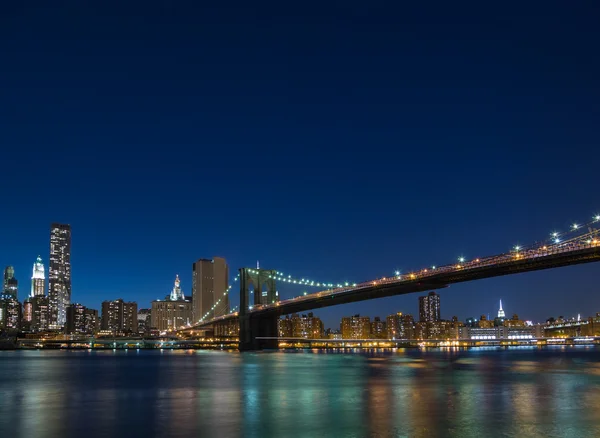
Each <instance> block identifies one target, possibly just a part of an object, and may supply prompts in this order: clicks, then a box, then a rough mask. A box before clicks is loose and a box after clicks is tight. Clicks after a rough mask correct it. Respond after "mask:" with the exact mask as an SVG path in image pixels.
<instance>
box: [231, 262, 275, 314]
mask: <svg viewBox="0 0 600 438" xmlns="http://www.w3.org/2000/svg"><path fill="white" fill-rule="evenodd" d="M276 276H277V271H273V270H270V269H252V268H241V269H240V313H241V312H242V309H244V311H245V310H248V308H249V306H257V305H259V304H272V303H275V302H277V301H279V297H278V296H277V288H276V287H275V277H276ZM250 285H252V286H254V294H253V295H254V298H252V297H250Z"/></svg>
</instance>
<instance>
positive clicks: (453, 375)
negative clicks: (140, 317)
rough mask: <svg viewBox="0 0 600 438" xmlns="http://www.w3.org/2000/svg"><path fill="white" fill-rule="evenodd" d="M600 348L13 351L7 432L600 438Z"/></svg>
mask: <svg viewBox="0 0 600 438" xmlns="http://www.w3.org/2000/svg"><path fill="white" fill-rule="evenodd" d="M599 362H600V348H598V349H596V348H570V347H557V348H547V349H536V348H526V349H523V348H517V349H501V348H486V349H470V350H459V349H448V350H428V351H421V350H410V349H408V350H396V351H388V352H373V353H362V354H356V353H354V354H342V353H333V352H323V351H309V352H299V353H292V352H279V353H274V352H271V353H246V354H238V353H231V352H214V351H191V350H187V351H184V350H180V351H168V350H164V351H162V352H160V351H143V350H139V351H137V350H129V351H127V352H125V351H78V352H75V351H73V352H70V351H13V352H0V437H5V436H6V437H11V438H12V437H15V438H16V437H85V438H95V437H115V438H118V437H131V436H144V437H152V436H160V437H162V436H172V437H191V436H201V437H257V438H259V437H260V438H268V437H275V436H277V437H307V438H308V437H310V438H312V437H388V436H389V437H392V436H393V437H396V436H408V437H429V436H461V437H470V436H490V437H492V436H494V437H495V436H507V437H517V436H518V437H523V436H545V437H548V436H557V437H558V436H561V437H568V436H573V437H587V436H590V437H591V436H600V365H599Z"/></svg>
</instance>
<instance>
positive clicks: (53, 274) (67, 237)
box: [48, 223, 71, 330]
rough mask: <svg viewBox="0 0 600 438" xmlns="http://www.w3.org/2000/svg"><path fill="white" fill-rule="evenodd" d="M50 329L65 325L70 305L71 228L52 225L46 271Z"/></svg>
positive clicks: (62, 225) (63, 225) (64, 225)
mask: <svg viewBox="0 0 600 438" xmlns="http://www.w3.org/2000/svg"><path fill="white" fill-rule="evenodd" d="M48 298H49V301H50V315H49V321H50V329H52V330H57V329H60V328H62V327H63V326H64V325H65V322H66V320H67V306H68V305H69V304H71V226H70V225H66V224H57V223H53V224H52V225H51V227H50V264H49V270H48Z"/></svg>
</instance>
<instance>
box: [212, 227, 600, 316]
mask: <svg viewBox="0 0 600 438" xmlns="http://www.w3.org/2000/svg"><path fill="white" fill-rule="evenodd" d="M593 220H594V221H600V215H595V216H593ZM586 226H587V225H586V224H583V225H582V224H578V223H574V224H572V225H571V230H572V231H575V230H579V229H585V227H586ZM595 233H596V231H592V230H590V232H589V233H587V232H586V233H582V235H579V236H569V237H568V238H566V237H565V238H561V237H559V236H561V234H560V233H559V232H557V231H554V232H552V233H551V236H552V239H551V242H552V243H553V244H558V243H561V242H562V241H563V240H564V241H565V243H569V245H568V246H566V245H564V244H563V245H560V246H558V247H556V248H554V247H553V246H552V245H550V244H549V245H544V246H541V247H537V249H534V247H533V246H522V245H515V246H514V247H513V250H512V251H510V252H508V253H505V254H498V255H495V256H491V257H486V258H483V259H479V258H476V259H473V260H472V261H467V260H466V258H465V257H464V256H460V257H459V258H458V262H459V263H458V264H456V265H454V264H452V265H445V266H441V267H436V266H435V265H433V266H432V267H431V270H429V269H427V268H423V269H420V270H414V271H413V272H411V273H409V274H407V275H405V276H400V271H399V270H396V271H394V274H395V276H394V277H381V278H380V279H378V280H373V281H368V282H363V283H358V284H357V283H350V282H344V283H321V282H317V283H315V282H314V281H312V280H309V279H307V278H300V279H299V280H298V279H297V278H294V277H293V276H292V275H291V274H287V277H283V273H282V272H279V271H276V274H277V276H271V278H275V279H276V280H279V281H284V282H288V283H293V284H301V285H305V286H317V287H323V288H327V289H326V290H321V291H320V292H317V293H315V294H314V296H316V297H322V296H333V295H336V294H338V293H343V292H346V291H347V288H348V287H352V288H359V289H360V288H366V287H372V286H376V285H378V284H382V285H384V284H390V283H395V282H404V281H408V280H415V279H420V278H427V277H430V276H436V275H440V274H443V273H445V272H449V271H450V270H455V269H456V270H458V269H461V270H462V269H464V270H469V269H473V268H481V267H482V266H492V265H495V264H499V263H503V262H504V261H509V258H510V259H512V260H514V259H515V258H516V259H517V260H526V259H530V258H532V257H540V256H544V257H545V256H549V255H552V254H553V253H554V252H552V253H550V254H547V253H546V251H548V250H551V251H555V250H558V251H560V252H567V251H572V250H578V249H580V248H581V245H590V244H593V245H596V244H597V243H598V240H597V238H596V237H595ZM542 251H544V252H542ZM514 252H516V254H515V253H514ZM511 253H512V254H511ZM254 272H259V271H254ZM236 280H237V278H236V279H235V280H234V281H236ZM230 288H231V286H230ZM227 292H228V291H226V292H225V294H226V293H227ZM225 294H224V295H225ZM303 296H304V297H310V295H309V294H308V292H303V294H302V295H301V296H300V297H295V298H290V299H289V300H283V301H282V302H277V303H272V304H273V305H283V304H286V301H293V300H295V299H298V298H301V297H303ZM219 303H220V300H219V301H217V303H215V306H213V309H211V311H212V310H214V307H216V305H218V304H219ZM269 306H271V304H268V305H266V307H269ZM254 307H256V306H254ZM262 307H263V306H262V305H261V308H262ZM206 316H208V314H207V315H206ZM206 316H205V317H204V318H203V319H202V320H204V319H205V318H206ZM202 320H201V322H202Z"/></svg>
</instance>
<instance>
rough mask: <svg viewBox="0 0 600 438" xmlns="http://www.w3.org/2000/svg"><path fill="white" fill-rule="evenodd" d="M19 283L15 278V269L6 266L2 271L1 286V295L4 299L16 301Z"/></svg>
mask: <svg viewBox="0 0 600 438" xmlns="http://www.w3.org/2000/svg"><path fill="white" fill-rule="evenodd" d="M18 285H19V282H18V281H17V279H16V278H15V268H13V267H12V266H7V267H6V268H5V269H4V282H3V284H2V295H3V296H4V298H12V299H15V300H16V299H17V295H18Z"/></svg>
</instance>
